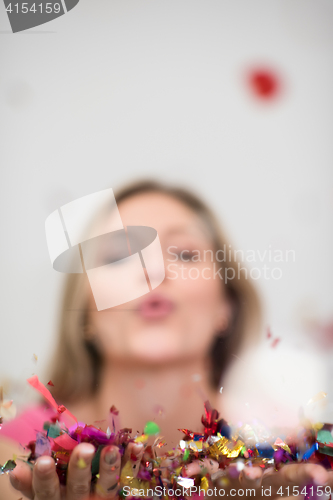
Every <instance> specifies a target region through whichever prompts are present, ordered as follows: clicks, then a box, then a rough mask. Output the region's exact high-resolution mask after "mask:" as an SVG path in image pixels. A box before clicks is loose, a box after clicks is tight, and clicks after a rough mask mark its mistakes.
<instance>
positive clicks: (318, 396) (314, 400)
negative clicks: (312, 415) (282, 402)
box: [306, 391, 327, 405]
mask: <svg viewBox="0 0 333 500" xmlns="http://www.w3.org/2000/svg"><path fill="white" fill-rule="evenodd" d="M326 396H327V393H326V392H324V391H320V392H318V393H317V394H316V395H315V396H313V398H311V399H309V401H308V402H307V403H306V404H307V405H310V404H312V403H317V401H320V400H321V399H324V398H326Z"/></svg>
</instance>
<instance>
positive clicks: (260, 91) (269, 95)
mask: <svg viewBox="0 0 333 500" xmlns="http://www.w3.org/2000/svg"><path fill="white" fill-rule="evenodd" d="M249 84H250V87H251V89H252V92H253V93H254V94H255V95H256V97H258V98H259V99H262V100H270V99H274V98H275V97H276V96H277V95H278V93H279V91H280V87H281V84H280V80H279V78H278V76H277V75H276V74H275V73H274V72H273V71H271V70H268V69H264V68H262V69H260V68H258V69H254V70H252V71H251V72H250V74H249Z"/></svg>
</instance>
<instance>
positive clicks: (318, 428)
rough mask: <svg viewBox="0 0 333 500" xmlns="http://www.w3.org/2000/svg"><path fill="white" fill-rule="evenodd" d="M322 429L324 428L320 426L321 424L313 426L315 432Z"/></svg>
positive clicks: (322, 425)
mask: <svg viewBox="0 0 333 500" xmlns="http://www.w3.org/2000/svg"><path fill="white" fill-rule="evenodd" d="M323 427H324V424H322V423H321V422H317V423H316V424H314V425H313V428H314V429H315V430H316V431H320V429H322V428H323Z"/></svg>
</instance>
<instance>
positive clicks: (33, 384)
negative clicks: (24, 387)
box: [27, 375, 77, 422]
mask: <svg viewBox="0 0 333 500" xmlns="http://www.w3.org/2000/svg"><path fill="white" fill-rule="evenodd" d="M27 382H28V384H30V385H31V387H33V388H34V389H36V390H37V391H38V392H39V393H40V394H41V395H42V396H43V397H44V398H45V399H46V401H47V402H48V403H49V405H51V406H52V408H54V409H55V410H56V411H57V412H58V413H64V414H66V415H68V416H69V417H70V418H72V419H73V420H74V421H75V422H77V419H76V417H74V415H72V413H71V412H70V411H69V410H67V408H65V406H63V405H58V403H57V402H56V400H55V399H54V397H53V396H52V394H51V393H50V391H49V390H48V389H47V388H46V387H45V385H43V384H42V383H41V382H40V381H39V379H38V376H37V375H34V376H33V377H31V378H28V379H27Z"/></svg>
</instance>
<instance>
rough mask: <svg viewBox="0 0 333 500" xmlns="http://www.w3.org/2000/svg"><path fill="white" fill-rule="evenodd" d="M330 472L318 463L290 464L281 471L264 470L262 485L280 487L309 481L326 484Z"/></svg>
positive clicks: (299, 484) (298, 484)
mask: <svg viewBox="0 0 333 500" xmlns="http://www.w3.org/2000/svg"><path fill="white" fill-rule="evenodd" d="M329 477H330V476H329V473H328V471H327V470H326V469H324V467H322V466H321V465H317V464H288V465H285V466H283V467H282V468H281V470H280V471H279V472H274V471H271V470H267V471H265V472H264V475H263V479H262V485H263V486H264V487H265V486H272V487H276V488H279V487H280V486H284V485H286V486H288V485H293V484H294V485H295V486H304V485H305V484H307V483H310V482H311V483H314V484H315V485H318V486H319V485H322V486H324V485H325V484H327V482H328V480H329Z"/></svg>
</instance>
